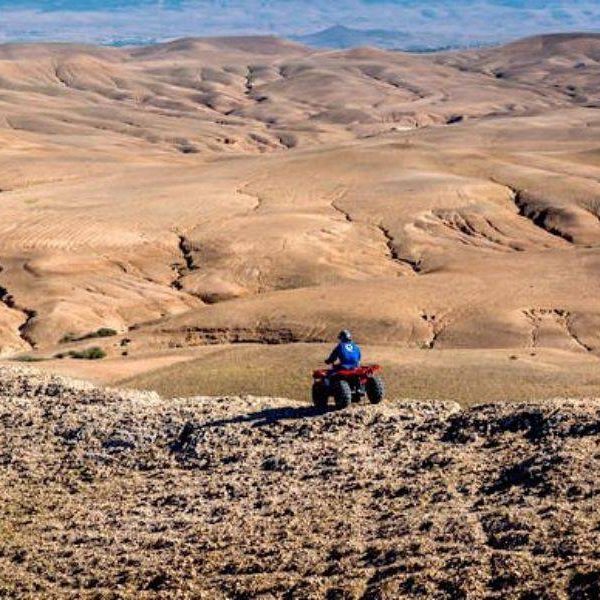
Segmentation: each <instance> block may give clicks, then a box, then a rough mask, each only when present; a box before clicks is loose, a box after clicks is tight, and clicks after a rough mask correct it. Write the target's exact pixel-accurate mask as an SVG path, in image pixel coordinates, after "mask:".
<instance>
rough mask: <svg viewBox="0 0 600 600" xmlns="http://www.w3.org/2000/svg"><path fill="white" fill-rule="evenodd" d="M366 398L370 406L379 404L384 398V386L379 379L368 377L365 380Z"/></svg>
mask: <svg viewBox="0 0 600 600" xmlns="http://www.w3.org/2000/svg"><path fill="white" fill-rule="evenodd" d="M367 396H368V398H369V402H370V403H371V404H379V403H380V402H381V401H382V400H383V398H384V396H385V385H384V383H383V379H381V378H379V377H369V379H368V380H367Z"/></svg>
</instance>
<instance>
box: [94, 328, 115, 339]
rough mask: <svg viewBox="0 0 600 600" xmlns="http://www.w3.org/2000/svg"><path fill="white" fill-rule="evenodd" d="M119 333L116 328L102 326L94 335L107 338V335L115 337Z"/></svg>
mask: <svg viewBox="0 0 600 600" xmlns="http://www.w3.org/2000/svg"><path fill="white" fill-rule="evenodd" d="M117 334H118V332H117V331H116V330H115V329H111V328H110V327H101V328H100V329H98V331H96V333H95V334H92V336H93V337H99V338H106V337H113V336H115V335H117ZM92 336H90V337H92Z"/></svg>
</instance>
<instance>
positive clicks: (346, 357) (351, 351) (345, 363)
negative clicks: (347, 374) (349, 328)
mask: <svg viewBox="0 0 600 600" xmlns="http://www.w3.org/2000/svg"><path fill="white" fill-rule="evenodd" d="M360 359H361V352H360V348H359V347H358V344H355V343H354V342H340V343H339V344H338V345H337V346H336V347H335V348H334V349H333V352H332V353H331V354H330V355H329V358H328V359H327V362H328V363H329V364H333V363H334V362H335V361H336V360H338V361H339V362H340V366H342V367H343V368H344V369H355V368H356V367H358V366H359V365H360Z"/></svg>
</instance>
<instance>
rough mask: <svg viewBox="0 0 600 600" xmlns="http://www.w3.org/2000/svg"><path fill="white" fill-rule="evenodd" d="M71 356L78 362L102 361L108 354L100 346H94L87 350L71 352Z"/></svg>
mask: <svg viewBox="0 0 600 600" xmlns="http://www.w3.org/2000/svg"><path fill="white" fill-rule="evenodd" d="M69 356H70V357H71V358H76V359H78V360H100V359H102V358H105V357H106V352H104V350H102V348H100V347H98V346H93V347H92V348H86V349H85V350H71V352H69Z"/></svg>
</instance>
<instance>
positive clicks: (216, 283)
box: [0, 35, 600, 357]
mask: <svg viewBox="0 0 600 600" xmlns="http://www.w3.org/2000/svg"><path fill="white" fill-rule="evenodd" d="M599 48H600V38H599V36H595V35H572V36H556V37H544V38H533V39H528V40H524V41H521V42H518V43H516V44H511V45H509V46H506V47H502V48H494V49H486V50H472V51H468V52H455V53H447V52H445V53H438V54H432V55H412V54H406V53H400V52H386V51H382V50H375V49H369V48H360V49H353V50H345V51H317V50H313V49H308V48H305V47H303V46H300V45H298V44H294V43H291V42H286V41H282V40H277V39H275V38H241V39H239V38H238V39H232V38H226V39H214V38H213V39H185V40H178V41H176V42H171V43H168V44H161V45H157V46H152V47H146V48H141V49H140V48H120V49H115V48H94V47H89V46H72V45H65V44H46V45H36V44H32V45H8V46H2V47H0V102H1V104H0V106H1V111H2V119H1V120H0V140H1V141H2V149H1V151H0V165H1V166H2V169H0V190H1V193H0V299H1V300H2V302H1V303H0V352H1V354H2V355H3V356H14V355H15V354H20V353H21V354H22V353H27V354H31V353H32V352H34V353H35V352H37V354H36V356H38V355H39V356H42V357H48V356H53V355H54V354H56V353H57V352H60V353H63V354H64V352H65V351H68V350H69V349H71V348H72V347H73V346H75V347H77V345H78V344H79V343H78V342H74V341H73V340H77V339H79V338H85V340H84V341H83V342H81V343H80V344H79V345H89V341H87V340H89V336H90V335H91V334H93V333H94V332H96V331H97V330H99V329H102V328H110V329H114V330H115V331H116V332H117V333H118V334H119V336H118V337H114V338H111V339H109V340H108V341H106V342H101V343H102V344H103V345H104V347H105V349H106V350H107V351H108V352H109V353H111V354H112V355H114V356H120V354H121V353H122V352H125V351H126V352H128V353H129V354H130V355H136V353H139V352H142V351H148V350H151V349H155V350H161V351H163V350H173V351H174V352H176V351H178V350H179V349H186V348H190V347H195V346H198V345H206V344H232V343H236V344H237V343H261V344H262V343H270V344H272V343H279V344H282V343H289V342H309V343H319V342H329V341H330V340H331V339H332V337H334V336H335V333H336V331H337V330H338V329H339V328H340V327H341V326H342V325H344V326H348V325H351V326H352V327H353V329H355V331H356V335H357V336H358V337H359V338H360V339H361V341H363V342H365V343H371V344H374V343H384V344H392V345H395V346H396V347H398V348H409V349H415V350H420V349H432V348H433V349H445V350H449V351H454V350H458V349H473V350H481V349H507V350H509V351H512V350H515V349H516V350H519V351H527V352H530V353H532V354H535V353H536V352H538V351H542V350H544V349H551V350H557V351H565V352H570V353H573V354H575V355H576V356H577V355H579V356H581V357H583V356H586V357H588V356H591V357H594V356H595V355H596V353H597V350H598V348H599V347H600V334H599V325H600V309H599V306H598V301H597V298H598V292H599V290H598V261H599V255H598V247H599V244H600V217H599V215H600V213H599V206H600V205H599V198H600V183H599V181H600V162H599V156H600V155H599V151H600V150H599V145H598V139H599V137H598V131H599V128H600V116H599V114H598V111H597V109H596V108H594V106H595V102H596V96H597V90H598V89H600V85H599V77H600V72H599V70H598V53H599V51H600V50H599ZM582 65H583V66H582ZM499 74H502V76H498V75H499ZM570 86H574V87H575V88H576V89H575V91H574V92H573V90H570V89H569V88H570ZM124 348H125V349H124ZM509 353H510V352H509Z"/></svg>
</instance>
